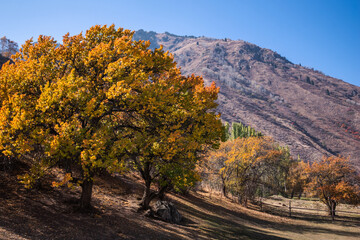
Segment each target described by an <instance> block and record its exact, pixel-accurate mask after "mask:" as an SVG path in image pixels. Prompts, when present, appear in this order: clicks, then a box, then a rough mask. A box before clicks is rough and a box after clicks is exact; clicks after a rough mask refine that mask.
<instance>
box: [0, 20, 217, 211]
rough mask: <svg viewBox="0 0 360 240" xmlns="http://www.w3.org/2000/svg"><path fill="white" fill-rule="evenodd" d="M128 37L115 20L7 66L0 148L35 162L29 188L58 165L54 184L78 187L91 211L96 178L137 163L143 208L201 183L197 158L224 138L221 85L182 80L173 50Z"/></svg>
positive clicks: (31, 47) (42, 42)
mask: <svg viewBox="0 0 360 240" xmlns="http://www.w3.org/2000/svg"><path fill="white" fill-rule="evenodd" d="M132 37H133V32H131V31H130V30H124V29H122V28H119V29H116V28H115V27H114V26H113V25H112V26H110V27H107V26H94V27H92V28H90V29H89V30H88V31H86V34H85V35H83V34H79V35H75V36H69V34H67V35H65V36H64V38H63V43H62V44H57V42H56V41H54V39H53V38H51V37H46V36H40V37H39V38H38V40H37V42H36V43H34V42H33V41H32V40H29V41H27V42H26V43H25V44H24V45H23V46H22V48H21V49H20V51H19V52H18V53H16V54H15V55H14V56H13V58H12V60H13V61H14V63H13V64H10V63H7V64H5V65H4V66H3V67H2V69H1V71H0V150H1V153H2V154H3V157H11V158H18V159H20V160H22V161H27V162H28V164H30V166H31V169H30V171H29V172H28V173H26V174H25V175H23V176H21V181H22V182H23V183H24V184H25V185H26V186H27V187H31V186H33V185H34V184H35V183H36V182H37V181H38V180H39V179H40V177H41V176H43V175H44V174H45V173H46V172H47V171H48V169H50V168H52V167H60V168H61V169H63V170H64V177H63V179H61V180H60V181H59V182H57V183H54V185H55V186H60V185H63V184H70V185H71V184H77V185H79V186H81V188H82V194H81V199H80V206H81V207H82V208H88V207H90V203H91V196H92V186H93V181H94V176H96V175H97V174H98V173H100V172H102V171H107V172H109V173H113V172H121V173H124V172H126V171H127V170H129V169H134V170H136V171H138V172H139V174H140V176H141V177H142V178H143V180H144V183H145V190H144V195H143V198H142V201H141V207H142V208H143V209H147V208H149V204H150V202H151V200H152V199H154V198H155V197H157V196H161V195H162V194H163V193H164V192H165V191H166V190H168V189H169V188H173V189H183V188H186V187H189V186H191V185H192V184H194V182H195V181H196V180H198V175H197V173H196V171H195V167H196V163H197V161H198V159H199V156H200V154H201V153H202V152H203V151H205V150H206V149H208V148H212V147H216V146H218V144H219V141H220V139H221V135H222V125H221V121H220V119H219V115H218V114H216V113H215V108H216V106H217V104H216V103H215V100H216V99H217V94H218V91H219V89H218V88H217V87H216V86H215V84H212V85H211V86H209V87H205V86H204V83H203V79H202V78H201V77H197V76H194V75H192V76H188V77H184V76H182V75H181V73H180V70H179V68H177V67H176V63H175V62H174V60H173V57H172V55H170V54H169V53H167V52H166V53H165V52H164V51H163V50H162V48H161V47H160V48H159V49H155V50H153V51H152V50H149V46H150V43H149V42H144V41H134V40H133V39H132ZM154 184H155V185H156V186H157V187H158V191H152V190H151V186H153V185H154Z"/></svg>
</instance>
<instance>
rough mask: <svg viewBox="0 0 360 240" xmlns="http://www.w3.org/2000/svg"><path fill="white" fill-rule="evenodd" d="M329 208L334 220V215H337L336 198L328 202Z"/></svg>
mask: <svg viewBox="0 0 360 240" xmlns="http://www.w3.org/2000/svg"><path fill="white" fill-rule="evenodd" d="M328 208H329V216H331V217H332V219H333V220H334V217H335V216H336V211H335V209H336V201H334V200H330V201H329V204H328Z"/></svg>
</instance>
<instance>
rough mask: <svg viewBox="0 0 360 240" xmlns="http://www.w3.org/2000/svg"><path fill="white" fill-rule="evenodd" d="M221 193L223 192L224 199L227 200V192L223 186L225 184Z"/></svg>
mask: <svg viewBox="0 0 360 240" xmlns="http://www.w3.org/2000/svg"><path fill="white" fill-rule="evenodd" d="M222 192H223V195H224V197H226V198H227V192H226V186H225V184H224V185H223V188H222Z"/></svg>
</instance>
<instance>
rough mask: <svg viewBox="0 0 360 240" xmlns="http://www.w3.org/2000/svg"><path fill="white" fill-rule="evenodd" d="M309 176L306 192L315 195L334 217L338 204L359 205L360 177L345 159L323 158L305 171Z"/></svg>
mask: <svg viewBox="0 0 360 240" xmlns="http://www.w3.org/2000/svg"><path fill="white" fill-rule="evenodd" d="M306 171H307V173H308V174H309V178H310V181H309V184H308V186H307V187H308V191H310V192H313V193H315V194H317V195H318V196H319V197H320V200H321V201H322V202H323V203H325V204H326V206H327V207H328V209H329V214H330V215H332V217H334V216H335V209H336V206H337V205H338V204H339V203H350V204H359V203H360V186H359V182H360V177H359V175H358V174H357V172H356V171H355V169H354V168H353V167H352V166H351V164H350V162H349V159H347V158H345V157H341V156H339V157H334V156H331V157H323V158H322V160H321V161H318V162H314V163H313V164H312V165H309V166H308V167H307V169H306Z"/></svg>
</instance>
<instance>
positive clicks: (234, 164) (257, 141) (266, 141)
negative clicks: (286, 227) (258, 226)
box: [208, 137, 289, 205]
mask: <svg viewBox="0 0 360 240" xmlns="http://www.w3.org/2000/svg"><path fill="white" fill-rule="evenodd" d="M287 155H288V152H287V151H285V150H284V149H282V148H279V147H278V146H277V145H276V144H275V143H274V142H273V141H272V140H271V139H270V138H268V137H248V138H236V139H234V140H230V141H227V142H225V143H222V144H221V146H220V148H219V150H215V151H212V152H211V153H210V154H209V157H208V161H209V166H211V167H212V168H214V170H213V171H212V172H216V171H215V170H216V169H217V170H218V174H219V179H220V181H219V182H220V183H221V184H222V189H223V193H224V195H225V196H226V195H227V193H232V194H233V195H235V196H237V197H238V199H239V202H241V203H242V204H244V205H246V203H247V201H248V200H251V199H253V198H254V196H255V194H256V192H257V190H258V189H259V187H260V186H264V187H267V188H278V186H279V185H281V184H279V183H278V182H276V183H275V184H274V183H272V182H271V181H272V180H274V179H275V180H276V181H284V180H283V178H284V177H285V176H284V170H283V169H285V168H286V169H288V166H285V165H289V164H288V162H289V161H288V156H287ZM282 165H284V166H282ZM275 175H276V176H275Z"/></svg>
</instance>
